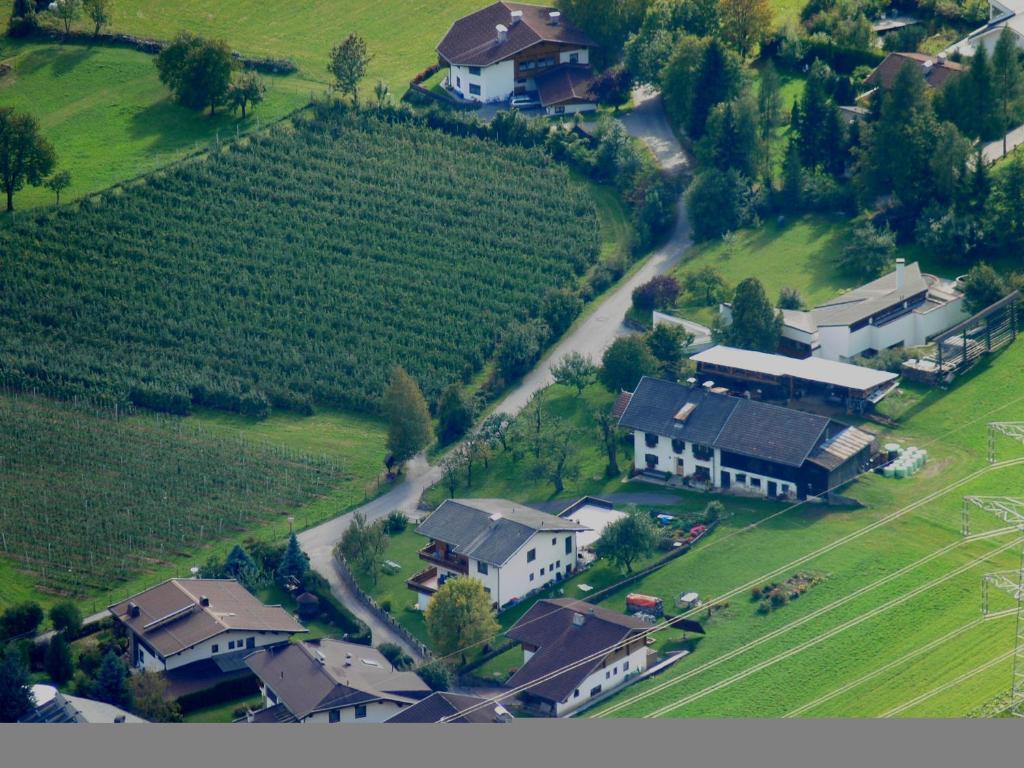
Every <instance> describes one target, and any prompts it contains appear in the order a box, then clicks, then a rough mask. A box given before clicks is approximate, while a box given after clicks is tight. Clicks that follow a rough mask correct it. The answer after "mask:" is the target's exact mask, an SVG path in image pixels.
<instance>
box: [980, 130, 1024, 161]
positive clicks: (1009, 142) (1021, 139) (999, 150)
mask: <svg viewBox="0 0 1024 768" xmlns="http://www.w3.org/2000/svg"><path fill="white" fill-rule="evenodd" d="M1021 144H1024V125H1019V126H1017V127H1016V128H1014V129H1013V130H1012V131H1010V132H1009V133H1007V134H1006V153H1009V152H1013V150H1015V149H1016V148H1017V147H1019V146H1020V145H1021ZM1004 154H1005V153H1004V152H1003V140H1002V139H996V140H995V141H990V142H988V143H987V144H986V145H985V146H983V147H982V149H981V156H982V157H983V158H985V162H986V163H990V164H991V163H994V162H995V161H996V160H999V159H1000V158H1001V157H1003V156H1004Z"/></svg>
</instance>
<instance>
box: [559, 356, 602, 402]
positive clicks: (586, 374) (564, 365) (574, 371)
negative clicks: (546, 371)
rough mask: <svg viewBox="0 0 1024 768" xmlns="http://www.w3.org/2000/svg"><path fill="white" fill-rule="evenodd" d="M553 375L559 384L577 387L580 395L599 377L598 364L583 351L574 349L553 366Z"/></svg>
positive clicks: (577, 392)
mask: <svg viewBox="0 0 1024 768" xmlns="http://www.w3.org/2000/svg"><path fill="white" fill-rule="evenodd" d="M551 376H552V378H554V380H555V382H556V383H558V384H561V385H563V386H566V387H575V389H576V394H578V395H579V394H582V393H583V390H584V389H586V388H587V387H588V386H590V385H591V384H592V383H593V382H594V379H596V378H597V366H596V365H594V363H593V362H592V361H591V360H590V358H589V357H587V356H586V355H584V354H583V353H582V352H576V351H573V352H569V353H568V354H566V355H564V356H563V357H562V359H561V360H559V361H558V362H557V363H555V365H553V366H552V367H551Z"/></svg>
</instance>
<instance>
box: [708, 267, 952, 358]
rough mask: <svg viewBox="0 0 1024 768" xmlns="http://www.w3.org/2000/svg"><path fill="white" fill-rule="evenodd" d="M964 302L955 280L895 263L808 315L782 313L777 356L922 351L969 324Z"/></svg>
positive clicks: (727, 317) (727, 313)
mask: <svg viewBox="0 0 1024 768" xmlns="http://www.w3.org/2000/svg"><path fill="white" fill-rule="evenodd" d="M963 299H964V296H963V293H962V292H961V291H960V290H959V289H958V288H957V285H956V283H955V282H954V281H951V280H943V279H941V278H938V277H936V276H935V275H927V274H923V273H922V272H921V268H920V265H919V264H918V263H917V262H914V263H913V264H909V265H908V264H905V263H904V260H903V259H897V260H896V269H895V270H894V271H892V272H890V273H888V274H887V275H883V276H882V277H880V278H878V279H877V280H873V281H872V282H870V283H868V284H866V285H862V286H861V287H860V288H855V289H854V290H852V291H847V292H846V293H843V294H841V295H840V296H837V297H836V298H834V299H832V300H831V301H827V302H825V303H824V304H819V305H818V306H816V307H815V308H814V309H812V310H809V311H802V310H789V309H786V310H780V312H781V313H782V321H783V322H782V339H781V341H780V343H779V351H780V352H784V353H785V354H787V355H791V356H793V357H810V356H812V355H813V356H814V357H823V358H825V359H826V360H838V361H841V362H847V361H849V360H851V359H852V358H854V357H856V356H857V355H865V354H867V355H872V354H875V353H877V352H881V351H882V350H885V349H889V348H890V347H917V346H921V345H922V344H925V343H927V341H928V340H929V339H930V338H932V337H933V336H935V335H936V334H939V333H941V332H942V331H945V330H947V329H949V328H952V327H953V326H954V325H956V324H957V323H959V322H961V321H962V320H965V319H967V317H968V313H967V311H966V310H965V309H964V305H963ZM721 314H722V319H723V321H725V322H730V321H731V320H732V308H731V307H730V306H729V305H727V304H723V305H722V307H721Z"/></svg>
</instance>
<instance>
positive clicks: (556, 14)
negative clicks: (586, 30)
mask: <svg viewBox="0 0 1024 768" xmlns="http://www.w3.org/2000/svg"><path fill="white" fill-rule="evenodd" d="M561 20H562V14H561V12H560V11H551V12H549V13H548V24H550V25H551V26H552V27H557V26H558V22H559V21H561Z"/></svg>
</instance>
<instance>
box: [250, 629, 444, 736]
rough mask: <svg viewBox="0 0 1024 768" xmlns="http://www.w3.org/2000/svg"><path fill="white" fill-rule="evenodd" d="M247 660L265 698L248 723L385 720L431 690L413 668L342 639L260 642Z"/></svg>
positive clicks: (368, 721)
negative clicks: (270, 645) (403, 667)
mask: <svg viewBox="0 0 1024 768" xmlns="http://www.w3.org/2000/svg"><path fill="white" fill-rule="evenodd" d="M245 663H246V664H247V665H248V666H249V668H250V669H251V670H252V671H253V672H254V673H255V674H256V676H257V677H258V678H259V679H260V683H261V686H260V689H261V691H262V693H263V704H264V707H263V709H261V710H259V711H258V712H254V713H253V714H252V715H251V716H250V717H249V718H248V721H249V722H250V723H383V722H384V721H385V720H387V719H388V718H390V717H393V716H394V715H396V714H398V712H400V711H401V710H403V709H405V708H406V707H409V706H412V705H413V704H415V703H416V702H417V701H419V700H420V699H423V698H425V697H427V696H429V695H430V688H429V687H428V686H427V684H426V683H424V682H423V681H422V680H421V679H420V677H419V675H417V674H416V673H415V672H407V671H400V670H396V669H394V668H393V667H392V666H391V663H390V662H389V661H388V660H387V659H386V658H384V656H383V655H381V653H380V651H378V650H377V649H375V648H369V647H367V646H365V645H356V644H355V643H344V642H341V641H340V640H330V639H323V640H320V641H319V642H318V643H312V642H306V643H289V644H287V645H282V646H277V647H275V648H263V649H261V650H258V651H255V652H254V653H251V654H249V655H248V656H246V658H245Z"/></svg>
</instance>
